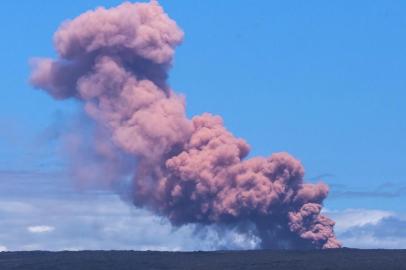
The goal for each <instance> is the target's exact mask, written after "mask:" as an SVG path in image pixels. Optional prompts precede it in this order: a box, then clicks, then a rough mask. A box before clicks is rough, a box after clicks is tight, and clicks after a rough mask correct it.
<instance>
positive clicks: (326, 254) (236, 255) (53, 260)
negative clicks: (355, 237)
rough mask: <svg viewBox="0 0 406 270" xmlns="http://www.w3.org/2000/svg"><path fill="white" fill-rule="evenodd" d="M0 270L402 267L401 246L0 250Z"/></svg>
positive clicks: (404, 253) (405, 262) (405, 269)
mask: <svg viewBox="0 0 406 270" xmlns="http://www.w3.org/2000/svg"><path fill="white" fill-rule="evenodd" d="M0 269H1V270H9V269H29V270H37V269H41V270H44V269H52V270H62V269H63V270H65V269H66V270H82V269H83V270H93V269H94V270H99V269H101V270H104V269H114V270H122V269H123V270H124V269H125V270H127V269H137V270H147V269H148V270H152V269H165V270H168V269H176V270H194V269H202V270H226V269H227V270H228V269H232V270H239V269H255V270H260V269H272V270H279V269H283V270H308V269H312V270H313V269H315V270H327V269H329V270H336V269H337V270H338V269H340V270H341V269H343V270H344V269H345V270H352V269H354V270H355V269H356V270H364V269H365V270H392V269H399V270H406V250H357V249H338V250H325V251H217V252H149V251H146V252H140V251H78V252H69V251H64V252H44V251H32V252H0Z"/></svg>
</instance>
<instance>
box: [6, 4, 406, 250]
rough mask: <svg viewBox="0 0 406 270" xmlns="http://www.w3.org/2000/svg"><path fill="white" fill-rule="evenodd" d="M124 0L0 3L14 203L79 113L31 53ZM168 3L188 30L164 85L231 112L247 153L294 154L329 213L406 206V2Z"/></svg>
mask: <svg viewBox="0 0 406 270" xmlns="http://www.w3.org/2000/svg"><path fill="white" fill-rule="evenodd" d="M120 2H121V1H102V0H100V1H95V0H89V1H67V0H61V1H41V2H40V1H29V0H23V1H5V2H4V3H2V12H1V13H2V15H1V16H0V23H1V25H2V27H1V28H0V36H1V37H2V38H1V39H2V42H0V59H1V63H2V64H1V65H0V74H1V80H0V88H1V92H0V93H1V98H0V170H2V175H1V176H0V177H1V179H0V180H1V181H2V183H1V184H0V185H3V186H1V187H0V188H2V189H3V190H7V197H8V198H11V199H13V200H22V198H21V196H22V195H21V194H22V191H24V192H23V193H24V194H29V195H30V196H31V197H35V196H34V195H33V194H34V191H32V190H35V189H36V188H37V187H38V185H40V184H39V183H40V182H33V180H32V181H31V182H29V180H26V181H28V183H27V186H30V188H29V190H31V191H32V192H31V191H29V190H28V188H27V190H24V188H19V189H17V188H14V187H13V185H14V184H13V183H15V181H17V180H15V179H14V178H13V173H16V172H21V171H26V172H31V171H41V172H44V171H52V170H54V169H55V170H59V169H63V166H64V165H63V162H59V161H58V158H57V152H55V149H54V147H53V146H52V145H47V144H44V143H38V141H39V137H41V134H42V133H43V131H44V130H45V129H46V128H47V127H48V126H49V125H50V124H52V123H53V122H55V118H57V117H58V115H60V114H64V113H66V112H72V111H74V104H73V103H72V102H62V103H58V102H55V101H53V100H52V99H51V98H50V97H48V96H46V95H45V94H44V93H42V92H40V91H36V90H33V89H32V88H31V87H30V86H29V85H28V77H29V72H30V69H29V65H28V62H29V59H30V58H32V57H35V56H51V57H52V56H55V52H54V50H53V46H52V42H51V39H52V35H53V33H54V31H55V30H56V29H57V27H58V26H59V24H60V23H61V22H62V21H64V20H65V19H68V18H74V17H75V16H77V15H79V14H80V13H82V12H84V11H86V10H88V9H91V8H95V7H97V6H100V5H103V6H107V7H110V6H114V5H117V4H119V3H120ZM161 4H162V5H163V6H164V8H165V10H166V11H167V12H168V13H169V15H170V16H171V17H172V18H173V19H175V20H176V21H177V23H178V24H179V25H180V26H181V28H183V30H184V31H185V40H184V43H183V45H182V46H181V47H180V48H179V49H178V50H177V53H176V59H175V63H174V68H173V70H172V72H171V77H170V82H171V85H172V87H173V88H174V89H175V90H176V91H178V92H182V93H184V94H185V95H186V97H187V110H188V114H189V115H190V116H193V115H195V114H200V113H202V112H206V111H209V112H212V113H215V114H219V115H221V116H223V118H224V121H225V124H226V126H227V127H228V128H229V129H230V130H231V131H233V132H234V133H235V134H236V135H237V136H240V137H243V138H245V139H246V140H247V141H248V142H249V143H250V145H251V146H252V155H269V154H271V153H273V152H277V151H288V152H290V153H292V154H293V155H294V156H295V157H297V158H298V159H300V160H301V161H302V162H303V164H304V166H305V168H306V176H307V178H308V179H310V180H311V181H317V180H318V179H319V178H321V179H323V180H324V181H326V182H327V183H329V184H330V185H331V187H332V191H331V196H330V198H328V199H327V200H326V207H327V209H329V210H330V211H333V212H335V213H339V212H340V211H341V212H340V213H342V212H345V211H352V210H349V209H364V210H365V211H382V212H385V213H389V212H390V213H396V218H399V217H400V216H402V215H404V213H406V179H405V169H404V168H405V165H406V155H405V153H406V140H405V135H406V119H405V115H406V106H405V102H406V76H405V71H406V16H404V14H405V12H406V2H405V1H401V0H380V1H377V0H360V1H349V0H344V1H322V0H317V1H316V0H310V1H299V0H298V1H281V0H280V1H266V0H263V1H250V2H248V1H214V0H213V1H207V0H206V1H170V0H162V1H161ZM10 171H12V173H10ZM50 181H52V180H50ZM30 192H31V193H32V194H31V193H30ZM86 196H87V195H86ZM89 196H90V195H89ZM11 199H10V200H11ZM365 213H367V214H365V215H368V212H365ZM373 213H376V212H373ZM398 221H399V222H400V220H398ZM372 223H373V222H372ZM372 223H371V224H372ZM375 223H376V222H375ZM402 224H403V225H404V223H402ZM0 226H1V223H0ZM405 237H406V236H405ZM1 241H2V239H1V235H0V244H2V242H1ZM404 243H406V241H405V242H404ZM3 245H5V244H3Z"/></svg>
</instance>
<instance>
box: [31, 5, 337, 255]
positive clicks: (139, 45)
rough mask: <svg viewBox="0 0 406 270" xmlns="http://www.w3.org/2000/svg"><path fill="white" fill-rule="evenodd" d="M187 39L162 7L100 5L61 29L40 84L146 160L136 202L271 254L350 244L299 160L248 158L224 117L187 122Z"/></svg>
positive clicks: (38, 72)
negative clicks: (173, 82)
mask: <svg viewBox="0 0 406 270" xmlns="http://www.w3.org/2000/svg"><path fill="white" fill-rule="evenodd" d="M182 37H183V33H182V31H181V30H180V29H179V27H178V26H177V25H176V23H175V22H174V21H173V20H171V19H170V18H169V17H168V16H167V15H166V14H165V13H164V11H163V9H162V7H161V6H160V5H159V4H158V3H157V2H156V1H152V2H151V3H142V4H141V3H135V4H132V3H125V4H122V5H120V6H118V7H116V8H111V9H104V8H98V9H97V10H95V11H90V12H86V13H84V14H82V15H80V16H79V17H77V18H75V19H74V20H71V21H68V22H65V23H64V24H63V25H62V26H61V27H60V29H59V30H58V31H57V32H56V34H55V37H54V41H55V46H56V49H57V52H58V54H59V59H57V60H52V59H36V60H35V61H34V70H33V73H32V77H31V82H32V84H33V85H34V86H35V87H38V88H42V89H44V90H45V91H47V92H48V93H49V94H50V95H51V96H53V97H54V98H56V99H67V98H74V99H76V100H79V101H80V102H82V103H83V105H84V108H85V111H86V113H87V115H88V116H89V117H90V118H91V119H93V120H94V121H95V123H96V124H97V125H98V126H99V127H102V128H104V129H106V130H107V131H108V134H109V136H98V137H97V136H96V137H95V138H96V139H94V140H93V141H92V143H94V144H95V145H96V146H97V147H99V146H100V145H109V144H111V143H112V144H113V145H114V147H115V148H114V149H116V150H115V152H114V151H113V152H111V151H105V152H106V153H107V154H106V155H109V156H110V157H109V158H111V155H117V156H119V155H120V154H121V153H125V154H126V155H130V156H132V157H134V158H135V159H136V163H135V165H134V167H133V168H132V172H133V176H132V179H133V180H132V191H131V194H132V201H133V203H134V204H135V205H136V206H139V207H145V208H147V209H150V210H151V211H154V212H155V213H157V214H159V215H163V216H165V217H167V218H168V219H169V220H170V221H171V222H172V224H173V225H175V226H180V225H184V224H198V225H212V224H215V225H218V226H221V227H223V228H224V227H232V228H238V230H240V231H241V232H242V233H247V234H254V235H255V236H256V237H258V238H260V239H261V244H260V245H261V247H262V248H338V247H340V243H339V242H338V241H337V240H336V238H335V235H334V232H333V226H334V222H333V221H332V220H330V219H329V218H327V217H325V216H323V215H321V214H320V211H321V208H322V202H323V200H324V199H325V198H326V196H327V193H328V187H327V186H326V185H325V184H323V183H319V184H308V183H304V181H303V176H304V169H303V167H302V165H301V163H300V162H299V161H298V160H296V159H294V158H293V157H292V156H290V155H289V154H287V153H277V154H273V155H272V156H270V157H267V158H264V157H256V158H252V159H245V157H246V156H247V154H248V152H249V146H248V144H247V143H246V142H245V141H244V140H242V139H239V138H236V137H235V136H234V135H233V134H231V133H230V132H229V131H227V130H226V129H225V127H224V125H223V122H222V119H221V117H219V116H213V115H211V114H208V113H205V114H203V115H201V116H196V117H194V118H193V119H191V120H190V119H188V118H187V117H186V115H185V103H184V99H183V98H182V97H181V96H179V95H177V94H176V93H174V92H173V91H172V90H171V89H170V88H169V86H168V84H167V82H166V78H167V71H168V69H169V68H170V66H171V62H172V58H173V55H174V49H175V47H176V46H177V45H179V44H180V42H181V41H182ZM76 132H77V133H80V132H82V131H81V130H76ZM99 148H100V147H99ZM81 166H82V167H83V168H82V169H85V170H86V164H81Z"/></svg>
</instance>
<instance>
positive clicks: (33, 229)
mask: <svg viewBox="0 0 406 270" xmlns="http://www.w3.org/2000/svg"><path fill="white" fill-rule="evenodd" d="M27 230H28V231H29V232H31V233H47V232H52V231H53V230H55V228H54V227H52V226H46V225H41V226H29V227H28V228H27Z"/></svg>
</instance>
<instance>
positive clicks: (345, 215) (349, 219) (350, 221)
mask: <svg viewBox="0 0 406 270" xmlns="http://www.w3.org/2000/svg"><path fill="white" fill-rule="evenodd" d="M324 213H325V214H326V215H327V216H329V217H331V218H332V219H333V220H334V221H335V222H336V225H335V227H334V229H335V231H336V232H337V233H342V232H344V231H346V230H348V229H350V228H352V227H360V226H365V225H367V224H373V225H375V224H377V223H378V222H380V221H381V220H382V219H384V218H388V217H392V216H395V213H393V212H390V211H384V210H377V209H345V210H336V211H329V210H327V211H325V212H324Z"/></svg>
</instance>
